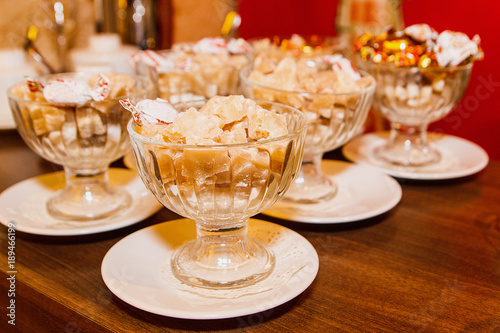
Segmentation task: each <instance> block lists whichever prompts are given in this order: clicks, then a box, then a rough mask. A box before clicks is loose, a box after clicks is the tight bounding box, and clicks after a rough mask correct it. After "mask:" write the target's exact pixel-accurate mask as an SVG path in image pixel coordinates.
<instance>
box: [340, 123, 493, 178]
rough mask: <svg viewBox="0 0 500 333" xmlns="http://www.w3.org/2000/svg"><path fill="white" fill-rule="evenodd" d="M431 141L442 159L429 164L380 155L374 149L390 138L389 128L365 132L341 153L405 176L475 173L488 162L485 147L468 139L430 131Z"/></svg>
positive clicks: (445, 176) (357, 160)
mask: <svg viewBox="0 0 500 333" xmlns="http://www.w3.org/2000/svg"><path fill="white" fill-rule="evenodd" d="M427 138H428V140H429V142H431V143H432V144H434V145H435V147H436V149H438V150H439V152H440V153H441V160H440V161H439V162H438V163H434V164H432V165H429V166H422V167H403V166H397V165H392V164H390V163H386V162H384V161H381V160H379V159H377V158H376V157H375V156H374V154H373V150H374V149H375V147H378V146H380V145H383V144H384V143H386V142H387V140H388V139H389V132H375V133H368V134H365V135H362V136H360V137H358V138H356V139H354V140H352V141H350V142H349V143H347V144H346V145H345V146H344V147H343V149H342V153H343V154H344V156H345V157H346V158H347V159H348V160H350V161H353V162H356V163H360V164H365V165H370V166H373V167H376V168H377V169H379V170H382V171H384V172H386V173H387V174H389V175H391V176H394V177H398V178H405V179H419V180H440V179H453V178H460V177H465V176H469V175H472V174H475V173H477V172H479V171H481V170H482V169H484V168H485V167H486V165H488V162H489V157H488V154H487V153H486V151H485V150H484V149H483V148H481V147H480V146H478V145H477V144H475V143H473V142H470V141H468V140H465V139H462V138H459V137H456V136H453V135H446V134H439V133H432V132H430V133H428V136H427Z"/></svg>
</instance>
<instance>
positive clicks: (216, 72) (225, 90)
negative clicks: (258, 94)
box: [151, 50, 251, 103]
mask: <svg viewBox="0 0 500 333" xmlns="http://www.w3.org/2000/svg"><path fill="white" fill-rule="evenodd" d="M158 54H159V55H161V56H163V57H165V59H168V60H170V61H172V63H173V64H174V65H175V67H174V68H171V69H170V70H166V69H161V68H151V71H152V73H154V75H155V78H156V81H157V86H158V96H159V97H160V98H162V99H165V100H167V101H170V102H171V103H178V102H188V101H193V100H202V99H206V98H211V97H214V96H216V95H219V96H229V95H237V94H240V93H241V91H240V82H239V81H240V77H239V72H240V70H241V68H243V67H244V66H246V65H248V63H249V62H250V60H251V57H250V56H249V55H244V54H234V55H230V54H227V53H220V54H208V53H197V54H195V53H186V52H184V51H178V50H162V51H158Z"/></svg>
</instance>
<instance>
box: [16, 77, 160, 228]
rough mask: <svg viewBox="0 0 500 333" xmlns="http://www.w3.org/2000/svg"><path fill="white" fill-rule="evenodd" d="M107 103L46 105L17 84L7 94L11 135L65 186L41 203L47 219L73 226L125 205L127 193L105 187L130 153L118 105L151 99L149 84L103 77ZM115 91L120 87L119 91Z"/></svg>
mask: <svg viewBox="0 0 500 333" xmlns="http://www.w3.org/2000/svg"><path fill="white" fill-rule="evenodd" d="M105 75H106V76H107V77H108V78H110V79H111V78H112V79H114V80H116V81H120V84H119V83H118V82H114V83H113V82H111V84H110V86H111V94H115V96H114V97H113V98H109V99H106V100H104V101H102V102H96V101H88V102H87V103H85V104H83V105H75V104H68V103H49V102H46V101H45V99H43V98H42V97H41V94H40V93H38V95H35V94H32V93H26V92H27V91H28V90H27V89H26V85H27V84H26V83H25V82H21V83H18V84H16V85H14V86H12V87H11V88H10V89H9V90H8V98H9V104H10V108H11V111H12V114H13V117H14V120H15V122H16V126H17V131H18V132H19V134H20V135H21V137H22V138H23V140H24V141H25V143H26V144H27V145H28V146H29V147H30V148H31V149H32V150H33V151H34V152H35V153H37V154H38V155H40V156H41V157H43V158H44V159H46V160H48V161H50V162H52V163H56V164H59V165H62V166H63V167H64V172H65V178H66V182H65V186H64V188H63V189H62V190H60V191H59V192H58V193H56V194H55V195H54V196H53V197H52V198H49V200H48V201H47V211H48V213H49V214H50V215H52V216H53V217H55V218H57V219H60V220H66V221H74V222H85V221H95V220H100V219H103V218H106V217H109V216H111V215H113V214H115V213H116V212H118V211H120V210H122V209H124V208H126V207H127V206H129V205H130V203H131V196H130V194H129V193H128V192H127V191H125V190H123V189H121V188H119V187H114V186H112V185H110V183H109V181H108V168H109V164H110V163H111V162H112V161H114V160H116V159H118V158H120V157H122V156H123V155H124V154H125V153H126V152H127V151H129V150H130V149H131V147H130V140H129V136H128V133H127V130H126V127H127V123H128V121H129V119H130V118H131V114H130V112H128V111H127V110H125V109H124V108H123V107H122V106H121V105H120V103H119V100H120V99H122V98H126V97H127V98H130V99H131V100H132V101H133V102H136V101H139V100H142V99H145V98H151V97H153V95H152V92H153V93H154V91H155V89H154V83H153V82H152V81H151V80H148V79H146V78H145V77H142V76H141V77H139V76H138V77H133V76H130V75H126V74H118V73H106V74H105ZM91 77H95V74H85V73H64V74H54V75H48V76H42V77H39V78H37V80H38V81H40V82H42V83H43V84H45V85H46V84H47V82H49V81H51V80H56V79H73V80H82V81H91ZM120 87H121V88H120Z"/></svg>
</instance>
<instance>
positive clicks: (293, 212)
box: [263, 160, 402, 223]
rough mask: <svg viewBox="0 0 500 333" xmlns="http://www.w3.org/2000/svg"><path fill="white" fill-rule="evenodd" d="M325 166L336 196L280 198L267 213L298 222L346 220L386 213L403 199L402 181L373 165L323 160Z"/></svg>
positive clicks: (323, 166)
mask: <svg viewBox="0 0 500 333" xmlns="http://www.w3.org/2000/svg"><path fill="white" fill-rule="evenodd" d="M321 169H322V171H323V173H324V174H325V175H328V176H329V177H330V178H331V179H332V180H333V182H334V183H335V184H336V185H337V194H336V195H335V197H334V198H332V199H331V200H328V201H325V202H322V203H318V204H308V205H306V204H297V203H290V202H286V201H284V200H279V201H278V202H276V203H275V204H274V205H273V206H271V207H270V208H269V209H267V210H265V211H264V212H263V214H266V215H270V216H274V217H277V218H280V219H284V220H291V221H296V222H307V223H346V222H353V221H359V220H363V219H367V218H370V217H374V216H377V215H380V214H382V213H385V212H387V211H388V210H390V209H391V208H393V207H394V206H396V205H397V203H398V202H399V201H400V200H401V195H402V191H401V186H400V185H399V183H398V182H397V181H395V180H394V179H393V178H391V177H389V176H387V175H386V174H384V173H382V172H380V171H378V170H374V169H373V168H369V167H364V166H360V165H356V164H354V163H349V162H343V161H332V160H323V161H322V162H321Z"/></svg>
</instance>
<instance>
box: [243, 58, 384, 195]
mask: <svg viewBox="0 0 500 333" xmlns="http://www.w3.org/2000/svg"><path fill="white" fill-rule="evenodd" d="M307 66H308V67H309V68H310V69H312V68H315V67H317V68H318V73H319V75H321V73H322V72H324V71H326V70H330V71H331V66H330V67H328V66H326V64H325V63H323V61H319V60H316V61H314V60H308V61H307ZM252 71H253V67H252V66H251V65H250V66H246V67H245V68H244V69H243V70H242V71H241V73H240V76H241V86H242V90H243V94H244V95H245V96H246V97H248V98H255V99H260V100H268V101H271V102H278V103H283V104H286V105H290V106H293V107H296V108H297V109H299V110H301V111H302V112H304V113H305V115H306V117H307V121H308V126H307V135H306V143H305V147H304V158H303V160H302V164H301V168H300V171H299V174H298V176H297V178H295V180H294V182H293V184H292V186H291V187H290V189H289V190H288V191H287V193H286V194H285V196H284V197H283V198H282V200H286V201H290V202H296V203H298V204H305V205H309V204H314V203H320V202H324V201H327V200H330V199H332V198H333V197H334V196H335V194H336V193H337V186H336V184H335V183H334V182H333V181H332V179H331V178H330V177H328V176H326V175H325V174H324V173H323V172H322V171H321V161H322V158H323V154H324V153H325V152H327V151H330V150H333V149H336V148H338V147H340V146H342V145H343V144H345V143H346V142H347V141H349V140H350V139H351V138H352V137H353V136H354V135H356V134H359V133H360V132H361V130H362V127H363V124H364V122H365V120H366V117H367V114H368V110H369V108H370V105H371V102H372V97H373V92H374V89H375V80H374V79H373V78H372V77H371V76H370V75H368V74H364V73H361V78H362V80H363V81H364V82H365V87H363V88H359V87H357V86H356V87H353V89H347V90H344V91H346V92H321V93H311V92H307V91H292V90H287V89H286V87H285V86H283V88H282V89H278V88H276V87H273V86H266V85H263V84H259V83H257V82H255V81H252V80H251V79H250V77H249V76H250V75H251V73H252ZM285 84H287V83H285Z"/></svg>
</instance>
